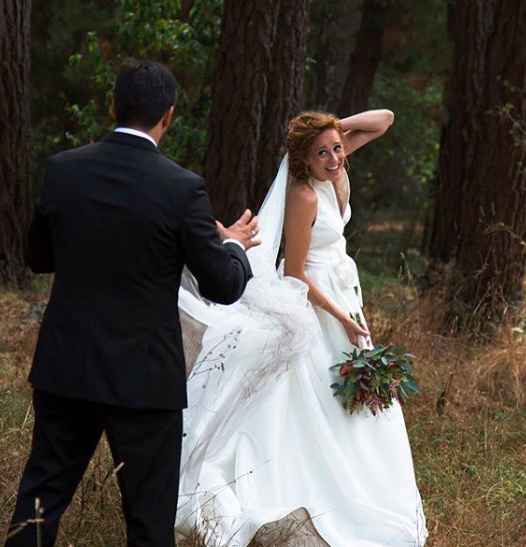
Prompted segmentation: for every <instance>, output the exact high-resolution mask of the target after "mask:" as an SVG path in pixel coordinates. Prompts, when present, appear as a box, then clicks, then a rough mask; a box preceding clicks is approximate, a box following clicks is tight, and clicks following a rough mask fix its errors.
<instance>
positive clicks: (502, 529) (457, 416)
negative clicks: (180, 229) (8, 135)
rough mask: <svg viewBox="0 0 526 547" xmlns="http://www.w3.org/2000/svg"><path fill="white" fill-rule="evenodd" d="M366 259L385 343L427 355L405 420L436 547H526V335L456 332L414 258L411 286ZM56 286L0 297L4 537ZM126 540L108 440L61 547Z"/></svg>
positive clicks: (374, 318) (388, 233) (372, 305)
mask: <svg viewBox="0 0 526 547" xmlns="http://www.w3.org/2000/svg"><path fill="white" fill-rule="evenodd" d="M373 226H375V227H374V228H373V231H372V233H374V231H375V230H376V235H374V236H371V237H373V239H374V241H376V243H378V241H380V239H381V237H384V236H385V238H395V237H396V236H393V233H394V234H396V233H397V228H396V227H394V228H393V226H390V227H389V229H388V228H387V227H385V226H384V228H385V230H384V232H382V224H381V223H380V224H378V225H373ZM382 233H384V236H379V235H378V234H382ZM369 235H371V234H369ZM365 241H367V238H365ZM375 247H376V245H375ZM398 248H400V245H399V244H398ZM410 249H411V247H410V246H409V247H408V248H407V249H406V251H407V250H410ZM366 251H367V248H366V247H364V248H363V250H362V252H363V262H364V263H366V264H367V267H368V268H367V269H366V270H362V279H363V282H364V285H365V287H366V290H365V291H364V292H365V294H366V301H367V302H366V312H367V316H368V319H369V323H370V327H371V328H372V332H373V334H374V337H375V340H376V342H377V343H387V342H393V343H396V344H403V345H404V346H406V347H407V348H408V349H410V350H411V352H412V353H414V354H415V355H416V356H417V361H416V370H415V375H416V377H417V380H418V382H419V384H420V387H421V392H422V393H421V395H419V396H417V397H415V398H414V399H413V400H411V401H409V403H408V404H407V406H406V408H405V417H406V423H407V429H408V434H409V438H410V441H411V447H412V451H413V457H414V462H415V469H416V475H417V481H418V485H419V487H420V492H421V494H422V498H423V500H424V508H425V513H426V517H427V525H428V529H429V532H430V537H429V541H428V544H427V545H428V546H429V547H524V546H525V545H526V407H525V402H526V334H524V333H523V332H522V330H521V329H511V328H507V327H505V328H503V329H502V330H501V331H500V332H499V334H498V336H497V338H496V340H495V341H494V342H493V343H492V344H491V345H476V344H473V343H471V342H469V341H468V340H466V339H463V338H460V337H453V336H449V335H447V334H445V333H444V332H442V331H441V326H440V325H441V318H442V315H443V309H442V308H443V306H442V304H441V299H440V296H439V295H436V294H435V295H427V296H425V297H423V296H420V295H419V293H418V291H417V290H416V288H415V287H414V284H413V283H411V273H410V272H409V274H408V269H407V268H405V269H404V267H402V266H403V264H404V263H405V262H404V260H403V258H402V261H401V269H400V271H401V273H402V277H401V278H400V277H398V276H397V275H396V272H395V271H394V270H392V271H391V273H387V274H385V273H382V275H378V274H377V273H375V270H376V268H371V265H373V266H374V264H375V263H376V262H375V261H376V258H375V254H374V253H369V254H367V252H366ZM411 253H413V254H414V255H415V256H417V254H418V253H417V252H416V251H410V252H409V254H411ZM406 254H407V252H406ZM384 258H385V254H384ZM379 264H380V261H378V265H379ZM384 265H385V264H384ZM378 271H380V270H376V272H378ZM408 280H409V282H408ZM48 286H49V285H48V283H47V282H45V281H44V282H42V281H39V286H35V287H34V288H33V290H31V291H27V292H17V291H8V290H2V291H0V310H1V315H0V317H1V319H0V540H1V538H2V535H1V534H2V533H3V531H5V530H6V527H7V523H8V518H9V515H10V513H11V511H12V510H13V507H14V501H15V494H16V488H17V485H18V481H19V479H20V474H21V471H22V466H23V464H24V461H25V459H26V456H27V453H28V449H29V444H30V438H31V427H32V411H31V400H30V399H31V392H30V388H29V386H28V384H27V382H26V377H27V373H28V369H29V366H30V362H31V357H32V353H33V350H34V345H35V341H36V336H37V332H38V326H39V320H40V317H41V313H42V310H43V307H44V306H45V303H46V300H47V297H48V293H49V288H48ZM327 389H329V387H328V388H327ZM393 472H396V470H393ZM124 544H125V542H124V527H123V522H122V517H121V514H120V508H119V493H118V490H117V487H116V481H115V477H114V476H113V474H112V464H111V458H110V456H109V451H108V448H107V445H106V443H104V442H103V443H101V445H100V447H99V449H98V450H97V453H96V455H95V457H94V458H93V461H92V462H91V464H90V467H89V469H88V472H87V473H86V476H85V479H84V480H83V482H82V484H81V486H80V488H79V490H78V492H77V494H76V495H75V498H74V501H73V503H72V505H71V507H70V509H69V510H68V512H67V513H66V515H65V518H64V520H63V525H62V527H61V531H60V541H59V545H63V546H69V545H72V546H75V547H80V546H89V547H118V546H121V545H124ZM192 545H195V546H196V547H197V545H198V543H197V542H196V543H195V544H192ZM276 545H278V544H276Z"/></svg>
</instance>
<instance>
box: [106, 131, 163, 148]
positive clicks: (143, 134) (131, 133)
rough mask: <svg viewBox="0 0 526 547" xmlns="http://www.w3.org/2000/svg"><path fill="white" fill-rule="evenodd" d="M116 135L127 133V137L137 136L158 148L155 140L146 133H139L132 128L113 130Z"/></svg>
mask: <svg viewBox="0 0 526 547" xmlns="http://www.w3.org/2000/svg"><path fill="white" fill-rule="evenodd" d="M113 131H114V132H115V133H126V134H127V135H135V136H136V137H142V138H143V139H148V140H149V141H150V142H151V143H152V144H153V145H154V146H155V147H156V148H157V143H156V142H155V140H154V139H153V138H152V137H150V135H148V133H145V132H144V131H139V130H138V129H132V128H131V127H116V128H115V129H114V130H113Z"/></svg>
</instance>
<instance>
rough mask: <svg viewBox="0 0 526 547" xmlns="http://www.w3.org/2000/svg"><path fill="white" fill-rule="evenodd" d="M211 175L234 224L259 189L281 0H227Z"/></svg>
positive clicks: (217, 198) (218, 201)
mask: <svg viewBox="0 0 526 547" xmlns="http://www.w3.org/2000/svg"><path fill="white" fill-rule="evenodd" d="M223 10H224V11H223V22H222V31H221V46H220V49H219V54H218V62H217V67H216V76H215V82H214V92H213V100H212V108H211V111H210V118H209V120H210V121H209V143H208V154H207V162H206V177H207V181H208V189H209V194H210V199H211V201H212V205H213V207H214V210H215V213H216V215H217V216H218V217H219V218H220V219H221V220H222V221H224V222H225V223H228V224H230V223H231V222H232V221H233V220H235V219H236V216H237V215H238V214H239V212H240V211H243V209H244V208H245V207H246V206H247V205H248V203H249V200H250V198H251V196H252V195H253V194H254V189H255V188H254V187H255V181H256V176H257V168H258V161H257V159H258V158H257V156H258V142H259V138H260V135H261V123H262V119H263V114H264V112H265V107H266V100H267V90H268V84H269V75H270V71H271V66H272V44H273V42H274V37H275V33H276V27H277V21H278V14H279V2H259V1H258V0H245V1H243V2H239V1H237V0H225V4H224V8H223Z"/></svg>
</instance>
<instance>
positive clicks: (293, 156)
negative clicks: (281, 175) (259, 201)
mask: <svg viewBox="0 0 526 547" xmlns="http://www.w3.org/2000/svg"><path fill="white" fill-rule="evenodd" d="M327 129H336V131H338V133H340V135H341V136H342V137H343V131H342V128H341V125H340V121H339V120H338V118H337V117H336V116H334V115H333V114H328V113H326V112H302V113H301V114H299V115H298V116H296V117H295V118H292V120H290V122H289V129H288V133H287V151H288V153H289V171H290V174H291V175H292V177H293V179H294V180H296V181H298V182H306V181H307V180H308V179H309V170H308V166H307V156H308V155H309V152H310V149H311V146H312V143H313V142H314V141H315V140H316V137H317V136H318V135H320V134H321V133H323V132H324V131H326V130H327Z"/></svg>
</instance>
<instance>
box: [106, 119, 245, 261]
mask: <svg viewBox="0 0 526 547" xmlns="http://www.w3.org/2000/svg"><path fill="white" fill-rule="evenodd" d="M113 131H114V132H115V133H125V134H126V135H134V136H135V137H142V138H143V139H147V140H149V141H150V142H151V143H152V144H153V145H154V146H155V147H157V143H156V142H155V139H153V137H151V136H150V135H148V133H145V132H144V131H139V130H138V129H132V128H131V127H116V128H115V129H114V130H113ZM224 243H235V244H236V245H239V246H240V247H241V248H242V249H243V251H244V250H245V246H244V245H243V243H241V241H238V240H237V239H231V238H228V239H224V240H223V244H224Z"/></svg>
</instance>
